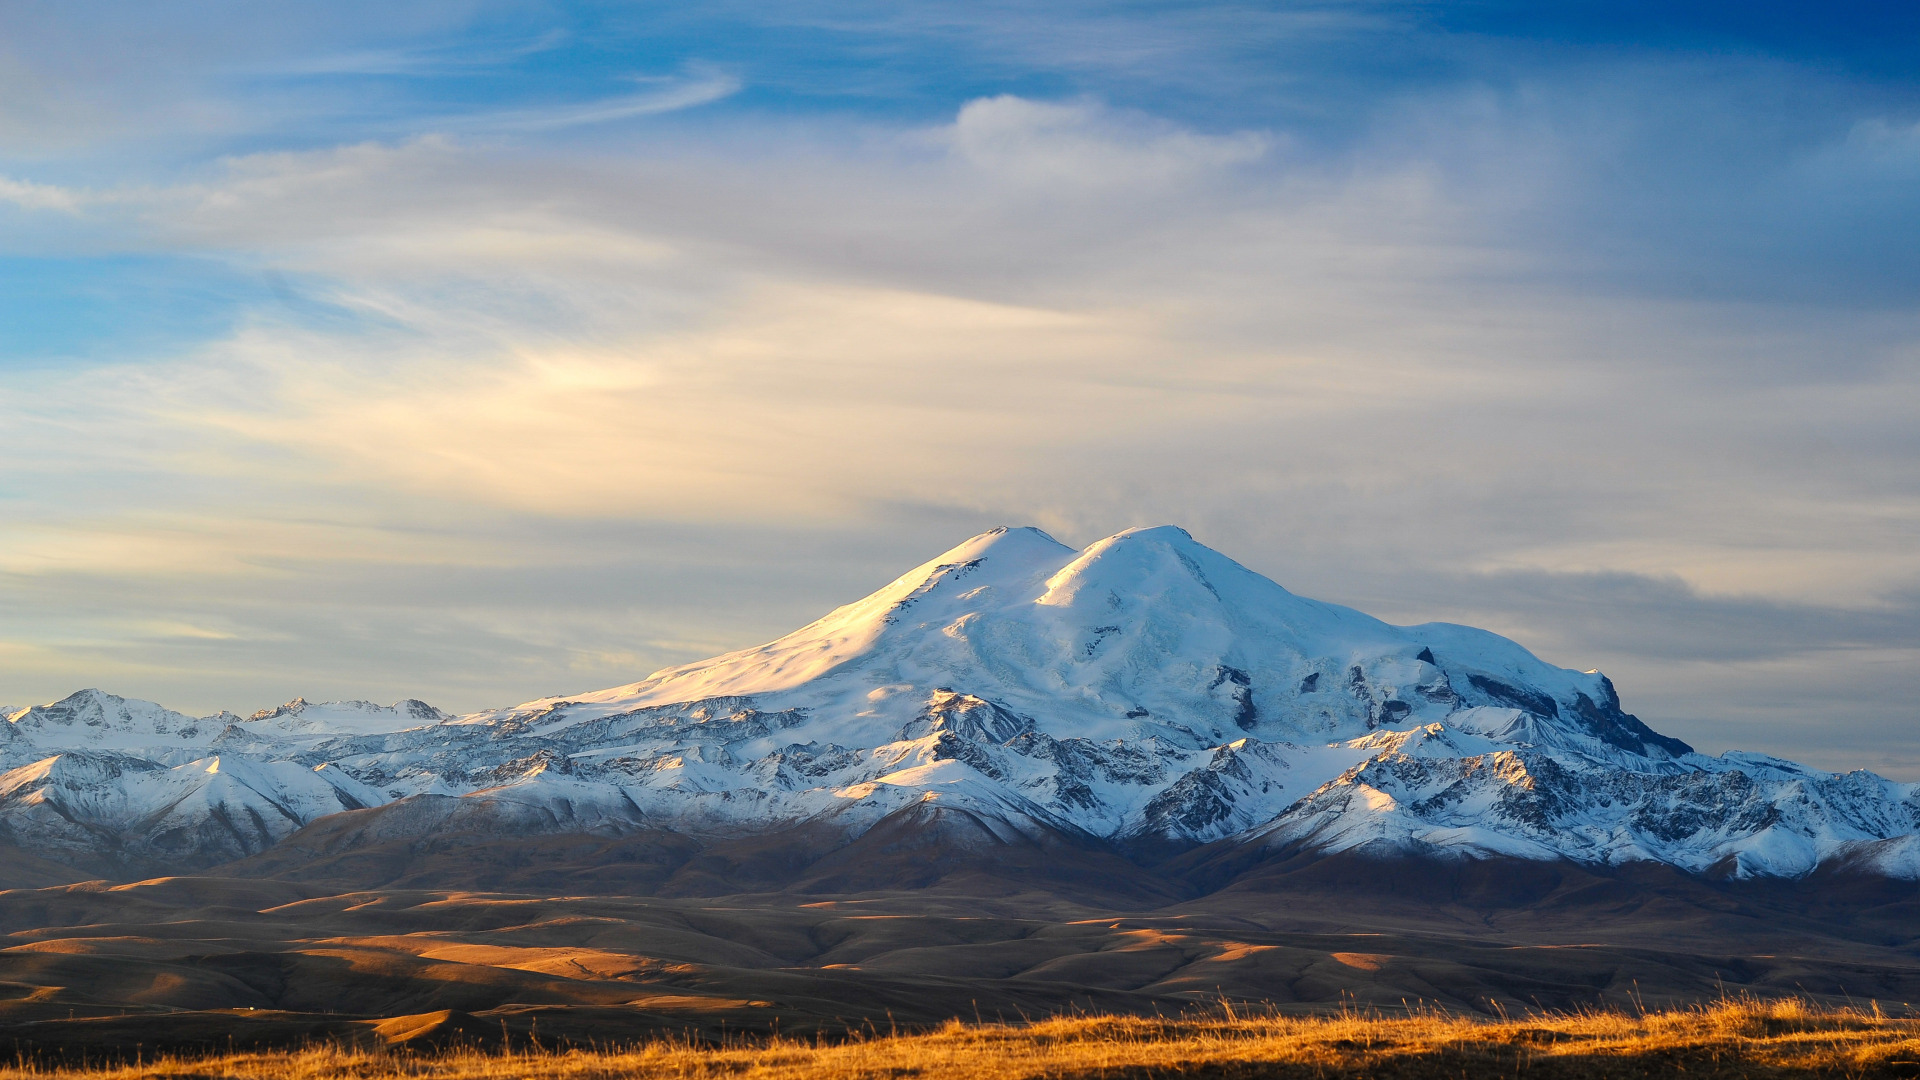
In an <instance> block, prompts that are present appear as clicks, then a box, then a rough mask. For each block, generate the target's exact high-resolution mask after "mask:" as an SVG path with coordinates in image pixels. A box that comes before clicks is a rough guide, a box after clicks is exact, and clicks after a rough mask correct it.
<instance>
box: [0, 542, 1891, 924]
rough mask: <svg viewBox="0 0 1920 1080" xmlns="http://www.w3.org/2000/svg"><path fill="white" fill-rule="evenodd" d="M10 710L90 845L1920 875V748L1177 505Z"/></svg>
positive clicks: (230, 857)
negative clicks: (378, 650)
mask: <svg viewBox="0 0 1920 1080" xmlns="http://www.w3.org/2000/svg"><path fill="white" fill-rule="evenodd" d="M8 719H9V720H10V721H11V722H10V723H8V724H6V725H5V726H4V728H3V729H0V767H3V768H4V769H6V770H7V771H6V772H5V773H4V775H0V830H4V833H5V836H6V838H7V839H10V840H11V841H12V843H13V844H14V845H16V846H17V847H18V848H20V849H22V850H23V852H24V853H25V854H26V855H28V856H31V857H34V858H37V859H42V860H47V861H48V862H49V863H51V864H54V865H57V866H65V867H72V868H76V869H78V870H81V871H85V872H88V873H99V874H104V875H107V876H127V875H134V874H148V873H160V872H180V871H185V870H200V869H206V868H211V867H217V866H221V865H223V864H228V865H229V866H230V868H231V870H232V871H233V872H236V873H238V872H246V873H262V874H280V875H283V876H288V875H290V876H299V875H302V874H307V875H313V874H323V873H336V874H340V875H344V876H347V877H353V878H358V879H364V880H366V881H368V882H371V883H378V884H385V883H388V882H390V881H395V880H406V879H407V878H408V875H413V876H414V877H415V878H416V879H418V878H419V877H420V875H422V874H431V873H433V872H434V868H435V867H442V868H444V867H447V866H451V865H454V863H453V862H449V861H448V860H449V859H454V860H455V862H458V861H459V859H465V860H466V863H463V864H462V865H486V866H489V867H491V869H490V870H489V871H488V872H489V873H490V874H493V875H494V878H493V879H494V880H500V878H499V877H498V875H500V874H509V876H510V875H511V873H522V872H526V871H525V868H526V867H527V866H531V865H533V864H536V863H539V862H540V861H541V860H543V859H546V860H551V859H555V858H562V857H564V858H565V859H567V860H572V861H571V863H570V864H569V865H571V866H572V870H571V871H570V872H571V873H573V874H574V875H575V878H574V879H573V880H576V881H585V882H587V883H588V884H591V883H593V882H609V881H628V882H630V883H631V882H632V881H639V880H641V879H644V881H645V882H646V883H647V885H646V887H651V888H668V887H669V886H671V888H673V889H678V890H679V891H681V892H689V891H698V890H699V889H701V888H706V887H709V886H708V885H703V884H702V882H707V881H711V882H716V883H719V884H713V885H711V888H713V889H716V890H722V891H725V890H736V891H737V890H738V889H740V888H744V887H747V886H753V885H764V884H768V883H772V884H779V883H781V882H783V881H792V880H799V879H801V878H805V877H806V876H807V875H813V877H814V878H815V879H819V880H823V881H824V880H832V881H840V882H851V881H864V882H866V883H867V884H868V885H869V886H872V885H873V884H874V883H875V882H876V881H877V882H880V883H886V882H889V881H893V882H895V883H897V884H900V885H903V886H904V885H911V884H912V883H913V882H914V881H916V880H920V879H922V878H925V876H926V875H927V874H928V873H938V872H940V871H941V870H942V868H943V867H955V866H961V865H975V866H978V865H983V864H998V865H999V866H1000V867H1001V869H1002V870H1005V868H1006V867H1008V866H1014V867H1019V866H1026V867H1030V868H1031V869H1032V872H1034V873H1039V874H1045V873H1049V872H1052V873H1061V872H1065V871H1064V870H1063V869H1062V868H1070V869H1071V872H1072V873H1074V874H1076V875H1079V877H1080V879H1083V880H1093V879H1094V878H1095V877H1098V876H1099V875H1101V874H1105V875H1108V876H1109V877H1110V878H1112V879H1113V880H1115V881H1119V880H1121V879H1128V880H1133V879H1134V878H1137V877H1138V876H1139V875H1142V874H1144V875H1146V876H1147V878H1151V877H1152V876H1153V875H1155V874H1158V875H1160V876H1161V877H1163V878H1167V879H1168V880H1172V878H1173V877H1180V876H1181V875H1185V877H1184V878H1182V880H1184V881H1186V882H1188V883H1189V884H1188V885H1184V886H1181V887H1184V888H1190V887H1191V884H1190V883H1191V881H1193V880H1197V879H1196V878H1195V875H1200V876H1201V877H1206V876H1207V875H1209V874H1211V875H1212V877H1211V878H1208V880H1212V881H1215V882H1216V883H1217V882H1218V881H1220V880H1223V878H1222V875H1227V876H1229V877H1230V876H1231V874H1232V873H1237V872H1240V871H1241V870H1242V869H1244V868H1245V867H1247V866H1249V865H1253V864H1254V863H1257V862H1259V861H1261V860H1263V859H1292V858H1299V857H1302V856H1312V855H1328V854H1334V853H1350V854H1356V855H1359V856H1379V857H1395V856H1403V855H1410V854H1421V855H1431V856H1438V857H1441V858H1447V859H1457V858H1476V859H1479V858H1494V857H1498V858H1514V859H1521V860H1570V861H1572V862H1575V863H1581V864H1586V865H1587V866H1589V867H1605V866H1620V865H1623V864H1630V863H1654V864H1668V865H1670V866H1673V867H1677V868H1679V869H1681V870H1684V871H1688V872H1691V873H1694V874H1703V875H1708V876H1714V877H1733V878H1746V877H1785V878H1793V877H1801V876H1805V875H1808V874H1810V873H1812V872H1814V871H1815V870H1816V869H1819V868H1826V869H1836V868H1841V869H1847V870H1851V871H1858V872H1865V873H1871V874H1875V875H1879V876H1883V877H1889V878H1896V879H1914V878H1920V840H1917V839H1916V834H1917V833H1920V785H1913V784H1900V783H1895V782H1893V781H1890V780H1887V779H1884V778H1882V777H1879V776H1876V775H1874V774H1872V773H1868V772H1852V773H1845V774H1833V773H1826V772H1820V771H1818V770H1814V769H1809V768H1805V767H1803V766H1800V765H1796V764H1793V763H1791V762H1787V761H1782V760H1779V759H1777V758H1771V757H1766V756H1763V755H1757V754H1743V753H1728V754H1724V755H1721V756H1718V757H1714V756H1708V755H1704V754H1700V753H1696V752H1695V751H1694V750H1693V749H1692V748H1691V747H1689V746H1687V745H1686V744H1685V743H1683V742H1680V741H1679V740H1677V739H1673V738H1669V737H1667V736H1664V735H1660V734H1658V733H1656V732H1655V731H1653V730H1651V729H1650V728H1648V727H1647V725H1645V724H1644V723H1642V722H1641V721H1640V720H1639V719H1637V718H1636V717H1634V716H1633V715H1631V714H1629V713H1627V712H1625V711H1624V709H1623V707H1622V704H1621V700H1620V697H1619V695H1618V694H1617V693H1616V691H1615V689H1614V686H1613V684H1612V683H1611V682H1610V681H1609V680H1608V679H1607V678H1606V676H1604V675H1602V674H1600V673H1599V672H1597V671H1590V672H1577V671H1569V670H1565V669H1561V668H1556V667H1553V666H1551V665H1549V664H1546V663H1543V662H1542V661H1541V660H1539V659H1538V658H1536V657H1535V656H1533V655H1532V654H1531V653H1529V652H1527V651H1526V650H1525V649H1524V648H1522V647H1520V646H1519V645H1517V644H1515V643H1514V642H1512V641H1509V640H1507V639H1506V638H1503V637H1500V636H1498V635H1495V634H1492V633H1489V632H1486V631H1483V630H1476V629H1473V628H1471V627H1465V626H1457V625H1452V624H1445V623H1431V624H1426V625H1422V626H1407V627H1402V626H1393V625H1389V624H1387V623H1384V622H1381V621H1379V620H1377V619H1374V618H1372V617H1370V616H1367V615H1364V614H1362V613H1360V612H1358V611H1354V610H1351V609H1349V608H1344V607H1339V606H1336V605H1333V604H1326V603H1321V602H1318V601H1314V600H1308V599H1305V598H1303V597H1299V596H1295V595H1294V594H1292V593H1290V592H1288V591H1287V590H1285V589H1283V588H1281V587H1280V586H1279V585H1277V584H1275V583H1274V582H1272V581H1270V580H1268V579H1267V578H1265V577H1262V576H1260V575H1259V574H1256V573H1254V572H1252V571H1250V570H1248V569H1246V568H1245V567H1242V566H1241V565H1239V564H1238V563H1235V562H1233V561H1232V560H1231V559H1228V558H1226V557H1225V556H1223V555H1221V554H1219V553H1218V552H1215V551H1213V550H1211V549H1209V548H1207V547H1206V546H1204V545H1202V544H1200V543H1198V542H1196V541H1194V540H1193V538H1192V537H1190V536H1189V535H1188V534H1187V533H1186V532H1184V531H1182V530H1180V529H1177V528H1170V527H1162V528H1151V529H1135V530H1129V531H1127V532H1123V533H1120V534H1118V535H1116V536H1112V537H1109V538H1107V539H1105V540H1102V541H1100V542H1098V543H1096V544H1093V545H1090V546H1089V547H1087V548H1085V549H1084V550H1080V551H1075V550H1073V549H1071V548H1069V547H1067V546H1065V545H1062V544H1060V543H1058V542H1056V541H1055V540H1053V539H1052V538H1051V537H1049V536H1047V535H1046V534H1044V533H1042V532H1040V531H1038V530H1035V529H995V530H993V531H991V532H988V533H984V534H982V535H980V536H976V537H974V538H973V539H971V540H968V541H967V542H965V543H963V544H961V545H960V546H958V547H956V548H954V549H953V550H951V551H949V552H947V553H945V554H943V555H941V556H940V557H938V558H936V559H934V560H933V561H931V562H928V563H926V564H925V565H922V566H920V567H917V568H915V569H913V570H911V571H909V572H908V573H906V574H905V575H903V576H901V577H900V578H899V579H897V580H895V581H894V582H893V583H892V584H890V585H888V586H886V587H885V588H883V589H881V590H879V591H878V592H875V593H873V594H872V595H871V596H868V597H866V598H865V599H862V600H860V601H857V602H856V603H853V604H850V605H848V606H846V607H843V608H840V609H838V610H836V611H833V612H831V613H830V614H828V615H827V616H825V617H824V618H822V619H820V620H818V621H817V622H814V623H812V624H810V625H808V626H805V627H802V628H801V629H799V630H796V631H794V632H793V633H791V634H788V635H787V636H786V637H783V638H780V639H779V640H777V641H774V642H771V643H769V644H766V645H762V646H759V647H757V648H752V649H747V650H743V651H740V652H736V653H729V654H727V655H725V656H720V657H716V658H714V659H711V660H706V661H702V662H700V663H696V664H688V665H685V666H682V667H676V668H669V669H667V670H664V671H660V672H657V673H655V674H653V675H651V676H649V677H647V678H646V679H643V680H641V681H639V682H636V683H632V684H629V685H626V686H621V687H616V688H614V689H610V690H602V691H597V692H593V693H586V694H579V695H574V696H570V697H566V698H550V699H542V700H538V701H532V702H528V703H526V704H524V705H519V706H516V707H513V708H508V709H499V710H495V711H491V712H482V713H474V714H470V715H465V716H448V715H445V714H443V713H441V712H439V711H438V710H436V709H434V708H432V707H430V706H428V705H426V704H424V703H422V702H419V701H411V700H410V701H402V702H400V703H399V704H397V705H393V706H378V705H372V704H369V703H366V702H332V703H326V704H310V703H308V702H306V701H303V700H296V701H293V702H290V703H288V704H287V705H284V706H281V707H279V708H276V709H272V710H265V711H262V712H260V713H256V714H254V715H253V716H251V717H246V718H242V717H239V716H235V715H232V714H221V715H218V716H212V717H201V718H194V717H189V716H186V715H183V714H181V713H177V712H173V711H171V710H168V709H164V708H162V707H160V706H158V705H154V704H151V703H148V702H143V701H132V700H127V699H123V698H119V697H115V696H113V695H111V694H106V693H102V692H101V691H98V690H83V691H80V692H79V693H76V694H74V695H72V696H70V697H67V698H65V699H63V700H61V701H58V702H54V703H52V704H49V705H38V706H33V707H30V708H23V709H18V710H16V711H13V712H11V713H9V714H8ZM558 838H566V839H565V840H560V839H558ZM494 850H499V851H506V850H511V851H512V852H513V853H514V854H513V855H512V856H511V858H509V859H507V862H508V863H511V864H512V867H507V868H506V869H503V866H505V864H503V863H501V862H499V861H498V860H495V861H494V862H490V863H489V862H487V860H486V858H485V856H484V853H486V852H488V851H494ZM562 853H564V854H562ZM455 856H458V858H457V859H456V858H455ZM435 860H438V861H437V862H436V861H435ZM475 860H479V862H478V863H475ZM703 860H704V861H703ZM616 863H617V864H620V865H621V866H624V867H625V869H619V868H618V867H616V868H615V870H612V871H609V870H607V869H606V867H609V866H613V865H614V864H616ZM641 864H644V865H645V866H648V867H653V868H654V869H653V870H650V871H648V872H647V873H641V872H640V871H638V870H634V869H633V867H635V866H639V865H641ZM749 864H751V865H749ZM513 867H518V868H519V869H513ZM223 872H224V871H223ZM621 874H626V875H628V876H627V877H624V878H623V877H621ZM636 874H637V875H639V876H638V877H634V876H633V875H636ZM649 874H651V876H648V875H649ZM581 875H586V876H584V877H582V876H581ZM743 875H744V877H743ZM822 875H825V876H824V877H823V876H822ZM916 875H919V876H918V877H916ZM1090 875H1091V876H1090ZM1141 880H1145V879H1141ZM676 883H677V884H676ZM723 885H724V889H722V886H723ZM634 887H638V886H634ZM1116 887H1118V886H1116ZM1127 887H1130V888H1149V889H1151V888H1153V887H1155V886H1152V885H1151V884H1148V885H1140V884H1138V882H1136V883H1135V884H1134V885H1129V886H1127ZM1170 887H1171V886H1170Z"/></svg>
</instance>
